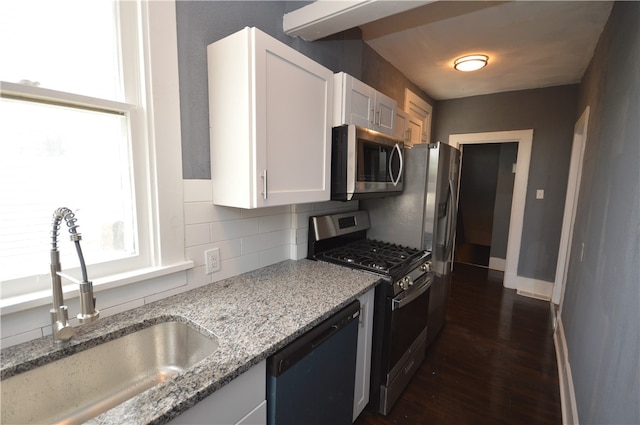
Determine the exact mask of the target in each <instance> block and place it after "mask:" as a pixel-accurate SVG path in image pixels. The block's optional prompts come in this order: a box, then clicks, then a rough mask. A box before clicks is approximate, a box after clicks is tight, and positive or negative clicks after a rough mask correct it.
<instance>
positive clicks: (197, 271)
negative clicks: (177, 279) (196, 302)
mask: <svg viewBox="0 0 640 425" xmlns="http://www.w3.org/2000/svg"><path fill="white" fill-rule="evenodd" d="M187 282H188V287H189V289H193V288H198V287H200V286H203V285H208V284H209V283H211V282H213V276H212V275H210V274H207V273H206V270H205V267H204V266H199V267H194V268H193V269H191V270H189V271H188V272H187Z"/></svg>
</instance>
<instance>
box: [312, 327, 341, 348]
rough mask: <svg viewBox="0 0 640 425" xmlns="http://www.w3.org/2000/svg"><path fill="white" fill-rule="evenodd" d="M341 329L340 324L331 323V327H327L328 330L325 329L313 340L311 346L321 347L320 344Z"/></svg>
mask: <svg viewBox="0 0 640 425" xmlns="http://www.w3.org/2000/svg"><path fill="white" fill-rule="evenodd" d="M339 329H340V328H339V327H338V325H331V327H330V328H329V329H327V330H326V331H324V332H323V333H321V334H320V335H318V337H317V338H316V339H314V340H313V341H311V348H316V347H319V346H320V345H322V343H323V342H325V341H326V340H328V339H329V338H331V336H332V335H333V334H335V333H336V332H338V330H339Z"/></svg>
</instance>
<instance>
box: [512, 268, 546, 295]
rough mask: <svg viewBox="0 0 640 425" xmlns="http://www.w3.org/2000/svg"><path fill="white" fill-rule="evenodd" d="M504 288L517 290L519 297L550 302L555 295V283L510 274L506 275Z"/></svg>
mask: <svg viewBox="0 0 640 425" xmlns="http://www.w3.org/2000/svg"><path fill="white" fill-rule="evenodd" d="M504 287H505V288H510V289H516V290H517V291H518V294H519V295H524V296H527V297H531V298H537V299H540V300H545V301H550V300H551V295H553V282H547V281H546V280H538V279H531V278H529V277H522V276H518V275H514V274H511V273H508V272H505V274H504Z"/></svg>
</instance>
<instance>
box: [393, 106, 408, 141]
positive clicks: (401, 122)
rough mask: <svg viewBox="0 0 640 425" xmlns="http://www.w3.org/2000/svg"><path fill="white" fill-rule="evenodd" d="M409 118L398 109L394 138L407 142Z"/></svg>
mask: <svg viewBox="0 0 640 425" xmlns="http://www.w3.org/2000/svg"><path fill="white" fill-rule="evenodd" d="M408 118H409V117H407V114H406V113H405V112H404V111H403V110H402V109H398V110H397V111H396V123H395V128H394V130H393V137H395V138H396V139H398V140H403V141H405V142H406V139H407V121H408Z"/></svg>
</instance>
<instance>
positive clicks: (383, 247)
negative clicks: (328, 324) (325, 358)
mask: <svg viewBox="0 0 640 425" xmlns="http://www.w3.org/2000/svg"><path fill="white" fill-rule="evenodd" d="M369 227H370V226H369V213H368V212H367V211H365V210H360V211H355V212H349V213H341V214H332V215H324V216H316V217H310V218H309V246H308V249H309V250H308V255H307V257H308V258H311V259H314V260H321V261H327V262H331V263H335V264H340V265H343V266H345V267H349V268H356V269H360V270H365V271H367V272H371V273H375V274H376V275H378V276H380V281H379V282H378V285H377V286H376V288H375V301H374V303H375V307H374V320H373V336H372V349H371V353H372V354H371V359H372V360H371V388H370V395H369V400H370V402H369V408H370V409H373V410H374V411H377V412H379V413H381V414H383V415H386V414H388V413H389V411H390V410H391V408H392V407H393V405H394V403H395V402H396V400H398V398H399V397H400V394H401V393H402V391H403V390H404V388H405V387H406V385H407V384H408V382H409V380H410V379H411V376H413V375H414V374H415V372H416V370H417V369H418V367H419V366H420V364H421V363H422V361H423V360H424V357H425V352H426V339H427V318H428V310H429V299H430V296H431V285H432V283H433V280H434V273H433V272H432V271H431V253H430V252H428V251H424V250H419V249H415V248H409V247H406V246H401V245H396V244H392V243H387V242H382V241H379V240H373V239H368V238H367V235H366V233H367V230H368V229H369Z"/></svg>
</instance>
